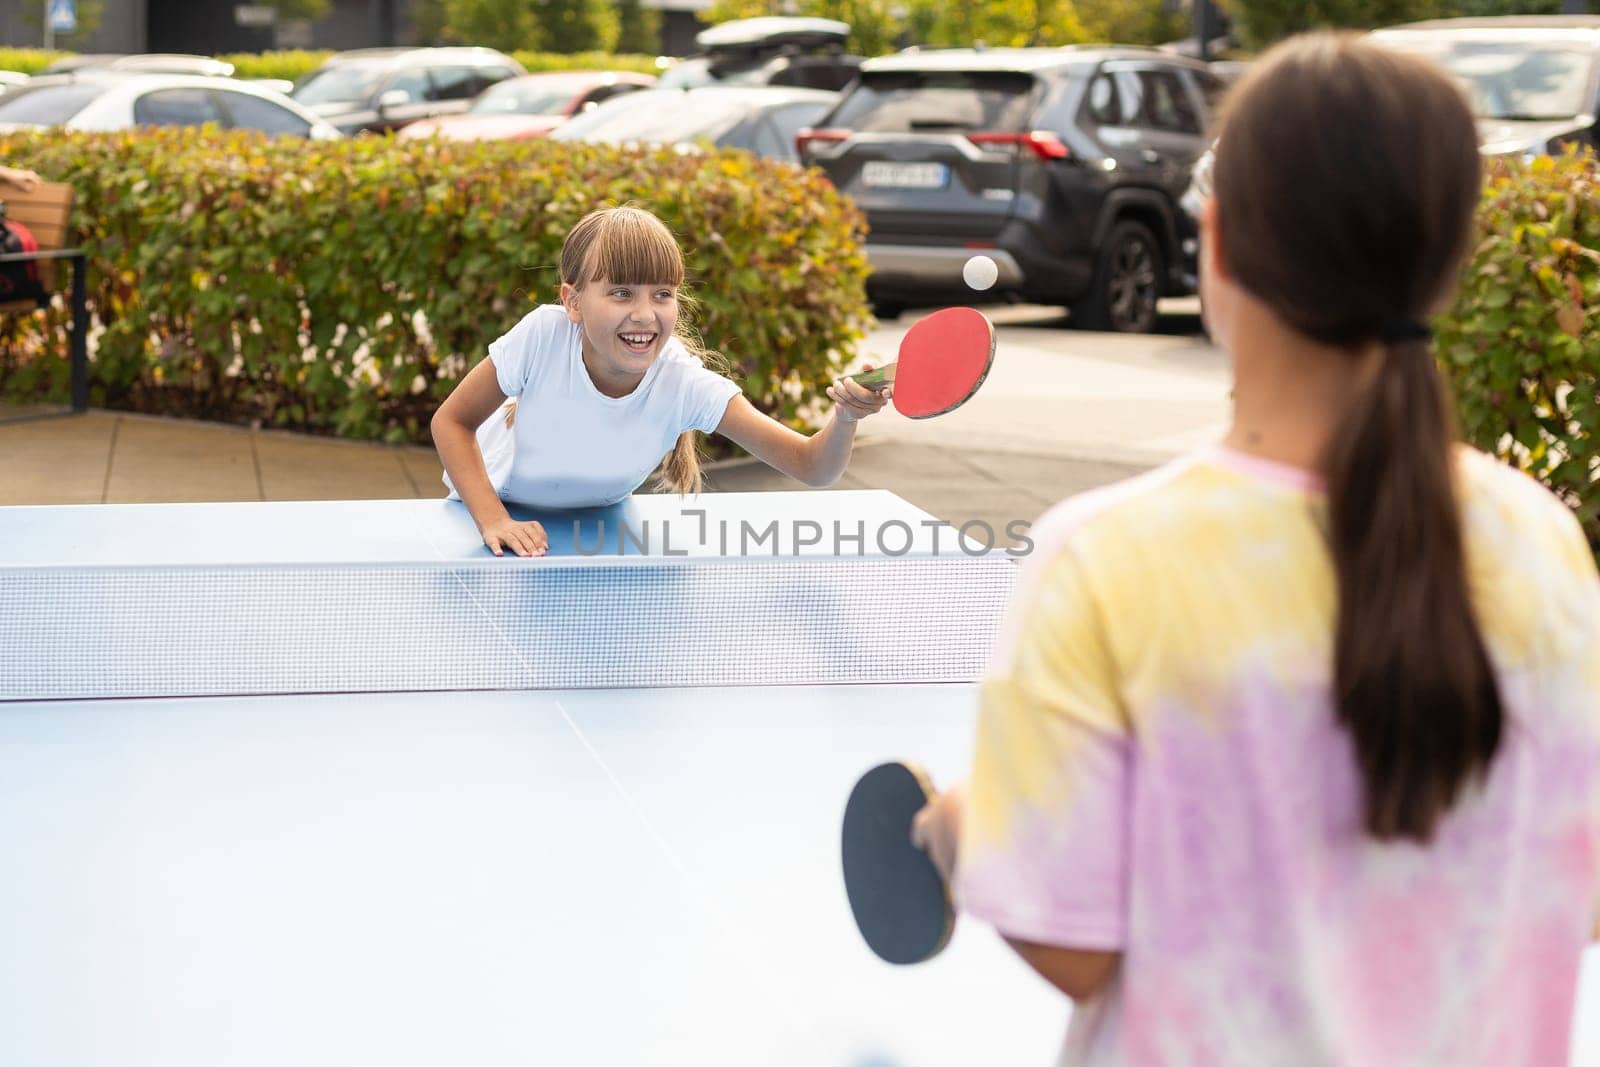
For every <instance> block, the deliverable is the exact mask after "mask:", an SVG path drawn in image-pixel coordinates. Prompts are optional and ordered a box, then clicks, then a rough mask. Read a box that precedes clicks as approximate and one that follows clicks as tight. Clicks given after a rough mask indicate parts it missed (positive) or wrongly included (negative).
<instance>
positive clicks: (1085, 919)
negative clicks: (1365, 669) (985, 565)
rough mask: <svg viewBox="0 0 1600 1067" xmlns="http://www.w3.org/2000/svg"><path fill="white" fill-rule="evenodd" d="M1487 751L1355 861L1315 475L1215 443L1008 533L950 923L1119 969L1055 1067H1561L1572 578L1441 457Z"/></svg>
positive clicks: (1563, 514) (1578, 854)
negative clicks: (1116, 961) (1433, 818)
mask: <svg viewBox="0 0 1600 1067" xmlns="http://www.w3.org/2000/svg"><path fill="white" fill-rule="evenodd" d="M1459 471H1460V487H1461V495H1462V501H1463V514H1464V516H1465V531H1466V543H1467V555H1468V570H1469V581H1470V583H1471V587H1472V592H1473V597H1474V602H1475V605H1476V610H1477V617H1478V619H1479V624H1480V627H1481V628H1482V630H1483V632H1484V635H1485V639H1486V641H1487V644H1488V646H1489V651H1490V657H1491V659H1492V661H1493V663H1494V665H1495V669H1496V672H1497V677H1498V679H1499V684H1500V692H1501V697H1502V702H1503V705H1504V706H1505V708H1506V711H1507V715H1508V728H1507V729H1506V730H1505V732H1504V734H1503V741H1502V745H1501V748H1500V752H1499V754H1498V756H1497V757H1496V759H1495V762H1494V764H1493V766H1492V768H1491V770H1490V773H1489V775H1488V777H1487V779H1486V781H1485V782H1484V783H1483V784H1482V785H1481V786H1480V785H1474V786H1470V787H1469V788H1468V789H1467V790H1466V791H1465V792H1464V793H1463V796H1462V799H1461V800H1459V801H1458V802H1457V805H1456V806H1455V807H1454V808H1453V809H1452V810H1451V811H1450V813H1449V814H1448V815H1447V816H1446V817H1445V819H1444V820H1443V821H1442V823H1441V824H1440V827H1439V830H1438V832H1437V834H1436V836H1435V838H1434V840H1433V842H1432V843H1431V844H1429V845H1428V846H1426V847H1421V846H1418V845H1415V844H1412V843H1389V844H1380V843H1378V842H1376V841H1374V840H1373V839H1372V838H1370V837H1368V836H1367V835H1366V834H1364V833H1363V831H1362V826H1361V782H1360V778H1359V774H1358V771H1357V768H1356V765H1355V759H1354V755H1353V749H1352V746H1351V744H1350V742H1349V739H1348V736H1347V735H1346V734H1345V733H1344V732H1343V731H1342V730H1341V729H1340V728H1339V727H1338V726H1337V724H1336V721H1335V716H1334V710H1333V707H1332V704H1331V700H1330V676H1331V658H1332V634H1333V622H1334V615H1335V599H1336V598H1335V587H1334V575H1333V571H1332V565H1331V560H1330V557H1329V555H1328V552H1327V550H1326V548H1325V545H1324V541H1323V538H1322V536H1321V534H1320V532H1319V521H1320V519H1321V517H1322V516H1323V515H1324V514H1325V497H1324V495H1323V493H1322V491H1321V488H1320V485H1319V483H1318V481H1317V480H1316V478H1315V477H1313V476H1312V475H1310V474H1308V473H1307V472H1303V471H1300V470H1297V469H1294V468H1289V467H1283V466H1280V465H1276V464H1272V463H1268V462H1265V461H1262V460H1259V459H1254V458H1251V457H1248V456H1245V455H1243V454H1241V453H1238V452H1234V451H1230V450H1227V449H1223V448H1214V449H1211V450H1208V451H1205V452H1202V453H1199V454H1197V455H1195V456H1192V457H1189V458H1187V459H1185V460H1183V461H1180V462H1178V463H1175V464H1172V465H1169V466H1167V467H1164V468H1161V469H1159V470H1157V471H1154V472H1151V473H1150V474H1148V475H1145V476H1142V477H1140V478H1136V479H1134V480H1132V481H1130V482H1126V483H1123V484H1121V485H1119V486H1113V487H1110V488H1108V489H1104V490H1098V491H1095V492H1092V493H1088V494H1084V495H1083V496H1079V497H1075V498H1073V499H1071V500H1069V501H1067V502H1066V503H1064V504H1062V505H1060V506H1058V507H1057V508H1056V509H1054V510H1053V511H1052V512H1050V513H1049V514H1048V515H1047V516H1046V517H1045V518H1044V519H1042V520H1041V521H1040V523H1039V524H1037V525H1036V526H1035V529H1034V539H1035V548H1034V551H1033V552H1032V554H1031V556H1030V557H1029V559H1028V560H1027V561H1025V563H1024V565H1023V572H1022V574H1021V575H1019V579H1018V586H1017V591H1016V593H1015V596H1014V600H1013V604H1012V608H1011V611H1010V613H1009V616H1008V620H1007V623H1006V626H1005V628H1004V629H1003V632H1002V634H1001V636H1000V639H999V642H998V644H997V648H996V653H995V658H994V661H993V663H992V665H991V668H990V672H989V677H988V678H987V679H986V680H985V682H984V685H983V687H982V700H981V710H980V713H979V723H978V737H977V745H976V751H975V756H974V765H973V771H972V778H971V781H970V783H969V795H968V804H967V807H966V809H965V815H964V821H963V826H962V836H961V850H962V852H961V858H960V863H959V869H958V871H957V880H956V891H957V897H958V900H959V902H960V904H961V906H962V908H963V909H964V910H965V911H967V912H968V913H970V914H972V915H975V916H977V917H979V918H981V919H984V920H986V921H988V922H991V923H993V925H994V926H995V927H996V928H997V929H998V930H999V931H1000V932H1001V933H1002V934H1005V935H1007V936H1009V937H1012V938H1015V939H1019V940H1023V941H1031V942H1036V943H1042V944H1047V945H1059V946H1063V947H1067V948H1076V949H1084V950H1104V951H1119V952H1121V953H1122V962H1121V965H1120V968H1119V969H1118V971H1117V973H1116V975H1115V977H1113V978H1112V980H1111V983H1110V985H1109V986H1108V987H1107V988H1106V989H1105V990H1104V991H1103V992H1101V993H1100V994H1099V995H1097V996H1096V997H1095V998H1093V999H1092V1000H1090V1001H1088V1002H1086V1003H1084V1004H1081V1005H1079V1006H1078V1008H1077V1010H1076V1011H1075V1012H1074V1013H1073V1016H1072V1019H1071V1023H1070V1025H1069V1026H1068V1031H1067V1037H1066V1043H1065V1047H1064V1049H1063V1051H1062V1055H1061V1062H1062V1063H1063V1064H1118V1065H1144V1064H1160V1065H1163V1067H1166V1065H1174V1064H1219V1065H1221V1064H1227V1065H1242V1064H1248V1065H1250V1067H1277V1065H1285V1067H1291V1065H1292V1067H1314V1065H1320V1064H1330V1065H1331V1064H1339V1065H1346V1064H1349V1065H1368V1064H1374V1065H1391V1064H1401V1065H1417V1064H1438V1065H1450V1067H1463V1065H1474V1064H1482V1065H1485V1067H1488V1065H1494V1067H1512V1065H1519V1064H1526V1065H1530V1067H1534V1065H1537V1067H1550V1065H1560V1064H1565V1063H1566V1062H1567V1046H1568V1042H1569V1040H1570V1034H1571V1026H1572V1011H1573V1001H1574V995H1575V986H1576V983H1577V973H1578V966H1579V960H1580V956H1581V954H1582V951H1583V948H1584V946H1585V944H1586V942H1587V940H1588V938H1589V936H1590V934H1591V931H1592V930H1593V929H1594V924H1595V918H1596V905H1597V903H1600V582H1597V578H1596V574H1595V567H1594V562H1593V559H1592V557H1591V555H1590V552H1589V548H1588V546H1587V544H1586V543H1585V541H1584V538H1583V536H1582V533H1581V531H1580V528H1579V526H1578V524H1577V522H1576V521H1575V520H1574V518H1573V517H1572V515H1571V514H1570V513H1569V512H1568V510H1567V509H1566V508H1565V507H1564V506H1563V505H1562V504H1561V503H1560V502H1559V501H1557V500H1556V499H1555V498H1554V497H1553V496H1551V495H1550V494H1549V493H1548V492H1546V491H1545V490H1544V489H1543V488H1542V487H1541V486H1539V485H1538V484H1537V483H1535V482H1533V481H1532V480H1530V479H1528V478H1526V477H1524V476H1523V475H1521V474H1519V473H1517V472H1515V471H1513V470H1511V469H1509V468H1507V467H1505V466H1502V465H1500V464H1498V463H1496V462H1494V461H1493V460H1492V459H1490V458H1489V457H1486V456H1484V455H1482V454H1480V453H1476V452H1471V451H1469V450H1466V449H1463V450H1462V451H1461V455H1460V460H1459Z"/></svg>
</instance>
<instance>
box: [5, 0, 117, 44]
mask: <svg viewBox="0 0 1600 1067" xmlns="http://www.w3.org/2000/svg"><path fill="white" fill-rule="evenodd" d="M75 7H76V12H75V14H76V16H77V20H78V28H77V29H75V30H73V31H72V32H71V33H58V34H56V35H55V44H56V47H57V48H61V47H62V46H63V45H65V46H66V47H68V48H70V47H71V46H72V44H73V42H75V41H78V40H80V39H82V38H83V37H84V36H85V35H86V34H90V33H93V32H94V31H95V30H97V29H99V28H100V15H101V13H102V12H103V11H104V10H105V3H104V0H78V2H77V4H76V5H75ZM49 10H50V0H38V2H37V3H35V4H33V5H30V6H29V7H27V8H24V14H23V16H22V18H23V21H24V22H26V23H27V24H28V25H29V26H30V27H31V28H32V29H33V30H34V31H35V32H37V33H39V34H43V33H44V20H45V14H46V12H48V11H49Z"/></svg>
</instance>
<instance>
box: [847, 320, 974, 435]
mask: <svg viewBox="0 0 1600 1067" xmlns="http://www.w3.org/2000/svg"><path fill="white" fill-rule="evenodd" d="M994 346H995V338H994V324H993V323H991V322H990V321H989V319H988V317H987V316H985V315H984V314H983V312H981V311H977V310H974V309H973V308H945V309H944V310H942V311H935V312H934V313H933V314H932V315H929V316H928V317H926V318H924V319H919V320H918V321H917V323H916V325H914V326H912V327H911V329H910V330H908V331H907V332H906V335H905V338H904V339H902V340H901V342H900V355H899V358H898V359H897V360H896V361H895V362H893V363H890V364H889V365H888V366H885V367H879V368H877V369H876V370H870V371H866V372H864V373H861V374H856V375H852V378H853V379H854V380H855V381H856V382H859V383H860V384H862V385H864V386H866V387H867V388H868V389H882V388H883V387H884V386H886V385H890V384H893V385H894V401H893V402H894V409H895V410H896V411H898V412H899V413H900V414H902V415H904V416H906V417H907V418H910V419H931V418H933V417H934V416H935V415H943V414H944V413H945V412H947V411H954V410H955V409H956V408H958V407H960V406H961V405H962V404H964V403H966V402H967V400H968V399H970V398H971V396H972V394H973V393H976V392H977V391H978V387H979V386H980V385H982V384H983V380H984V378H986V377H987V376H988V374H989V366H990V364H992V363H993V362H994Z"/></svg>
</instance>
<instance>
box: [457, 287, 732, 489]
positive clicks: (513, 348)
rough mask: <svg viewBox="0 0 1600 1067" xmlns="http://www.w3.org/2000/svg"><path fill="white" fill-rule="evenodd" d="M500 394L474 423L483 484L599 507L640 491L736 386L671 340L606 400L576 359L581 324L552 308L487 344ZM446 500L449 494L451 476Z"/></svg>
mask: <svg viewBox="0 0 1600 1067" xmlns="http://www.w3.org/2000/svg"><path fill="white" fill-rule="evenodd" d="M489 358H490V359H491V360H492V361H493V362H494V369H495V376H496V378H497V379H498V380H499V382H500V390H501V392H503V393H505V394H506V396H508V397H511V398H514V399H515V400H516V401H517V414H516V419H515V423H514V425H513V426H512V427H510V428H509V429H508V428H507V427H506V420H505V411H504V409H502V410H500V411H497V412H495V414H494V415H493V416H491V417H490V418H489V420H488V421H487V422H485V423H484V424H483V425H482V426H480V427H479V428H478V446H479V447H480V448H481V449H482V450H483V460H484V465H485V466H486V467H487V468H488V472H489V481H490V482H491V483H492V484H493V485H494V487H495V491H496V492H497V493H499V494H500V497H501V499H502V500H511V501H515V502H517V503H521V504H528V505H531V506H534V507H545V508H584V507H602V506H604V505H606V504H614V503H616V502H617V501H619V500H621V499H622V498H623V497H625V496H627V495H628V494H629V493H631V492H633V491H634V490H635V489H637V488H639V486H640V485H641V484H643V482H644V480H645V479H646V478H648V477H649V476H650V473H651V472H652V471H654V470H655V469H656V465H657V464H658V463H660V462H661V459H662V457H663V456H665V455H666V454H667V453H668V452H669V451H671V450H672V446H673V445H674V444H675V443H676V442H677V440H678V435H679V434H681V433H683V432H684V431H686V430H700V431H702V432H704V433H710V432H712V431H713V430H715V429H716V428H717V426H718V424H720V423H721V422H722V416H723V413H724V412H725V411H726V410H727V408H728V401H729V400H731V399H732V398H733V397H734V395H735V394H737V393H738V392H739V386H738V385H737V384H735V383H734V382H732V381H729V380H728V379H727V378H724V377H723V376H722V375H720V374H717V373H716V372H715V371H711V370H708V369H707V368H706V367H705V366H704V365H703V364H702V363H701V362H700V360H699V359H697V358H695V357H694V356H693V355H691V354H690V353H689V351H688V350H687V349H685V348H684V347H683V344H682V343H681V342H680V341H679V340H678V339H677V338H675V337H674V338H671V339H669V340H668V341H667V343H666V344H665V345H664V346H663V347H662V350H661V354H660V355H659V356H657V357H656V360H655V362H654V363H652V364H651V365H650V369H649V370H647V371H646V372H645V375H644V378H643V379H642V380H641V381H640V382H639V385H638V387H637V388H636V389H634V390H633V392H631V393H629V394H628V395H627V396H620V397H609V396H606V395H605V394H604V393H602V392H600V390H599V389H597V388H595V384H594V381H593V379H591V378H590V377H589V371H588V368H586V367H585V366H584V365H583V345H582V327H581V326H579V325H578V324H576V323H574V322H571V321H569V320H568V319H567V315H566V312H565V310H564V309H563V308H562V307H561V306H560V305H559V304H544V305H541V306H540V307H536V308H534V309H533V310H532V311H530V312H529V313H528V314H527V315H525V316H524V317H523V319H522V321H521V322H519V323H517V324H516V325H515V326H513V327H512V328H511V329H510V331H508V332H507V333H506V334H504V335H503V336H501V337H499V338H498V339H496V340H495V341H494V342H493V343H492V344H490V345H489ZM444 484H445V485H447V486H450V496H451V497H452V498H458V494H457V493H456V490H455V486H454V485H451V482H450V476H449V475H445V479H444Z"/></svg>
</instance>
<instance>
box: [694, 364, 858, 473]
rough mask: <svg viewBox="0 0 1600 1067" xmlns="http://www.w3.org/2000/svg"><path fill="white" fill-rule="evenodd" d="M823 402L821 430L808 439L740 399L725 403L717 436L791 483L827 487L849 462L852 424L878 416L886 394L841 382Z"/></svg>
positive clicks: (741, 395)
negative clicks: (827, 404)
mask: <svg viewBox="0 0 1600 1067" xmlns="http://www.w3.org/2000/svg"><path fill="white" fill-rule="evenodd" d="M866 369H867V370H871V369H872V368H871V367H868V368H866ZM828 396H829V397H831V398H832V399H833V401H834V407H833V410H832V412H830V413H829V415H828V422H827V425H825V426H824V427H823V428H822V429H821V430H819V431H817V432H816V433H814V434H812V435H811V436H810V437H807V436H806V435H805V434H801V433H796V432H795V431H793V430H791V429H789V427H787V426H785V425H783V424H782V423H781V422H778V421H777V420H776V419H774V418H772V417H771V416H769V415H766V414H764V413H762V412H761V411H758V410H756V407H755V405H754V404H752V403H750V401H749V400H747V399H746V398H745V397H744V395H743V394H740V395H738V396H735V397H734V398H733V399H732V400H730V401H728V409H727V411H725V412H723V415H722V421H721V422H720V423H718V424H717V432H718V433H719V434H721V435H722V436H724V437H726V438H727V439H728V440H730V441H732V442H733V443H734V444H737V445H740V446H741V447H743V448H744V449H745V450H747V451H748V452H749V453H750V454H751V455H753V456H755V457H756V458H757V459H759V460H761V461H762V462H763V463H765V464H767V466H769V467H772V468H774V469H775V470H779V471H782V472H783V473H784V474H787V475H788V476H789V477H791V478H794V479H797V480H799V481H802V482H804V483H805V484H806V485H810V486H815V487H817V488H822V487H824V486H829V485H832V484H833V483H834V482H837V481H838V480H839V476H840V475H842V474H843V473H844V469H845V467H846V465H848V464H849V462H850V450H851V448H852V447H853V446H854V444H855V439H856V423H858V422H860V421H861V420H862V419H864V418H866V417H867V416H868V415H871V414H872V413H873V412H876V411H881V410H883V405H884V403H885V402H887V401H888V399H889V396H890V392H889V390H887V389H884V390H882V391H879V392H874V391H873V390H871V389H868V388H866V387H865V386H862V385H858V384H856V383H855V382H854V381H851V380H850V379H848V378H841V379H840V380H839V381H837V382H834V383H833V384H832V385H830V386H828Z"/></svg>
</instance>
